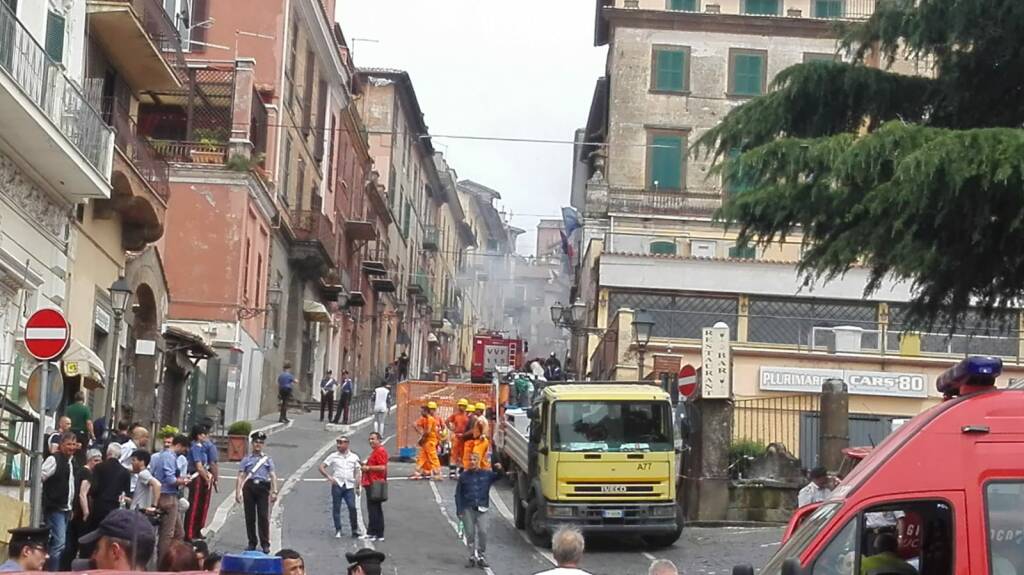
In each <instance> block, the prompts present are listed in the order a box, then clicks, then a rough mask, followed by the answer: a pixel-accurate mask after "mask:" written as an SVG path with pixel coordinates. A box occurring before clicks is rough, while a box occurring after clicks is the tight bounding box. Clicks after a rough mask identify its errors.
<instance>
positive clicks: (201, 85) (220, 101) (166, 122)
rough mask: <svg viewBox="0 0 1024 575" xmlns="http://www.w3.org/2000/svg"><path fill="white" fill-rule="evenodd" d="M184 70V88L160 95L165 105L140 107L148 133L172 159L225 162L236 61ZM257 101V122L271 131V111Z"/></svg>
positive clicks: (233, 96)
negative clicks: (269, 126) (266, 121)
mask: <svg viewBox="0 0 1024 575" xmlns="http://www.w3.org/2000/svg"><path fill="white" fill-rule="evenodd" d="M179 74H180V76H181V83H182V88H180V89H175V90H168V91H164V92H161V93H158V94H154V101H156V102H159V104H145V105H143V106H141V107H140V110H139V126H140V127H141V128H142V133H143V134H144V135H145V136H147V137H149V138H150V139H151V140H152V141H153V147H154V148H155V149H156V150H157V151H159V152H160V153H161V154H162V155H163V156H164V157H165V158H166V159H167V160H168V161H171V162H184V163H197V164H223V163H224V162H225V161H226V160H227V147H228V142H229V141H230V139H231V129H232V120H233V117H232V114H233V110H234V105H235V68H234V64H232V63H211V64H207V65H206V66H205V67H190V68H188V69H187V70H185V71H183V72H182V71H179ZM253 97H256V96H255V93H254V94H253ZM253 105H254V107H255V109H254V111H253V118H252V121H253V122H254V123H256V124H257V129H258V130H260V132H259V134H265V131H263V130H265V125H266V124H265V120H266V116H265V109H262V110H261V109H260V107H259V106H257V105H256V104H255V102H254V104H253ZM261 122H262V123H263V126H262V127H260V126H258V124H259V123H261ZM261 137H263V136H261Z"/></svg>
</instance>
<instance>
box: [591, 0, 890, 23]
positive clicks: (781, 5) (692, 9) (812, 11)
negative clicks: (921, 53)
mask: <svg viewBox="0 0 1024 575" xmlns="http://www.w3.org/2000/svg"><path fill="white" fill-rule="evenodd" d="M606 4H610V5H613V6H614V7H615V8H632V9H637V8H639V9H641V10H659V11H670V12H684V13H685V12H689V13H701V12H703V13H706V14H730V15H750V16H785V17H789V18H815V19H828V20H837V19H841V20H863V19H866V18H868V17H870V16H871V14H872V13H873V12H874V11H875V4H876V0H776V1H772V0H676V1H674V2H665V0H614V2H606ZM666 6H668V7H667V8H666Z"/></svg>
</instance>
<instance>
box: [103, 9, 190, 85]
mask: <svg viewBox="0 0 1024 575" xmlns="http://www.w3.org/2000/svg"><path fill="white" fill-rule="evenodd" d="M86 9H87V11H88V15H89V17H88V19H87V21H88V23H89V35H90V36H91V37H92V38H94V39H96V41H97V42H98V43H99V44H100V46H101V47H102V48H103V51H104V52H105V53H106V55H107V57H108V58H109V59H110V61H111V63H112V64H113V65H114V67H116V68H117V70H118V72H119V73H120V74H121V75H123V76H124V79H125V81H126V82H127V83H128V84H129V85H130V86H131V87H132V88H133V89H134V90H135V91H136V92H148V91H151V90H166V89H173V88H178V87H180V86H181V79H180V78H179V76H178V74H177V72H176V71H175V68H178V69H181V70H184V69H185V56H184V54H183V53H182V51H181V38H180V37H179V36H178V31H177V30H176V29H175V27H174V23H173V22H171V19H170V17H169V16H168V15H167V12H166V11H165V10H164V7H163V5H162V4H161V3H160V2H159V1H158V0H88V2H87V3H86Z"/></svg>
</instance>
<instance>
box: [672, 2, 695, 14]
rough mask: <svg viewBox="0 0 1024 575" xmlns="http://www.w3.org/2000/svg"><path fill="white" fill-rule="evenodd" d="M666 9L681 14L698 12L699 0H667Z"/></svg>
mask: <svg viewBox="0 0 1024 575" xmlns="http://www.w3.org/2000/svg"><path fill="white" fill-rule="evenodd" d="M665 8H666V9H668V10H677V11H680V12H696V11H697V0H667V5H666V6H665Z"/></svg>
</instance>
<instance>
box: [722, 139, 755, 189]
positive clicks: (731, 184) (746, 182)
mask: <svg viewBox="0 0 1024 575" xmlns="http://www.w3.org/2000/svg"><path fill="white" fill-rule="evenodd" d="M740 154H741V152H740V150H739V149H738V148H733V149H731V150H729V161H730V162H732V161H735V160H736V159H738V158H739V157H740ZM723 179H724V182H723V184H724V185H723V187H724V188H725V193H726V195H727V196H729V197H732V196H734V195H736V194H742V193H743V192H745V191H747V190H749V189H750V188H751V183H750V178H748V177H746V176H745V175H744V173H743V170H741V169H740V168H739V166H736V165H733V166H732V167H731V169H730V171H729V172H728V173H727V174H725V175H724V176H723Z"/></svg>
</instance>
